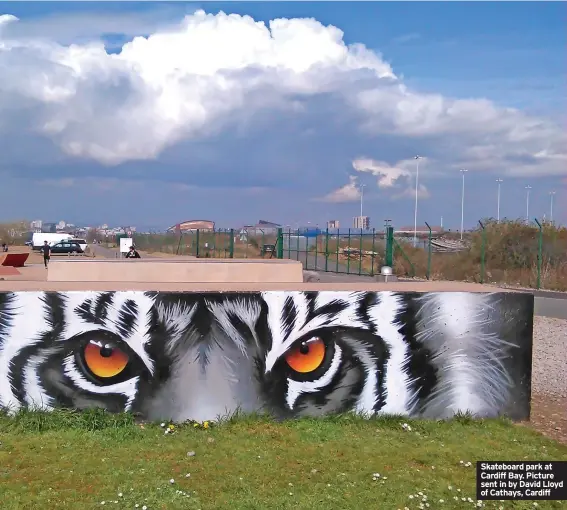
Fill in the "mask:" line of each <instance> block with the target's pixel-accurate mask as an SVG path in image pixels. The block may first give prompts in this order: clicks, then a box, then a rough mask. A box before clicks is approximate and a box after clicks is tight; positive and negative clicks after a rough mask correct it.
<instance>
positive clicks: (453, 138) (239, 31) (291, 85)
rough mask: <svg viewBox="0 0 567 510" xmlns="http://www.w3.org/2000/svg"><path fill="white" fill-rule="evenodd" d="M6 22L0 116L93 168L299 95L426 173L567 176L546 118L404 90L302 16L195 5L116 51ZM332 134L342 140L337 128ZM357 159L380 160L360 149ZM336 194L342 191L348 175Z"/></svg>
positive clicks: (382, 175) (296, 111) (302, 105)
mask: <svg viewBox="0 0 567 510" xmlns="http://www.w3.org/2000/svg"><path fill="white" fill-rule="evenodd" d="M13 23H18V21H17V19H14V18H13V17H10V16H4V17H0V76H2V79H1V80H0V119H1V118H2V110H3V109H4V111H5V112H7V111H8V110H9V112H10V113H11V114H12V115H13V114H14V112H16V114H18V108H19V107H21V109H22V110H23V109H24V108H25V111H26V115H29V125H28V128H29V129H34V130H35V131H37V132H39V133H41V134H42V135H44V136H46V137H49V138H51V139H52V140H53V141H54V142H55V143H56V144H58V145H59V146H60V147H61V148H62V149H63V150H64V151H65V152H66V153H68V154H71V155H74V156H80V157H83V158H90V159H93V160H96V161H98V162H101V163H104V164H107V165H114V164H118V163H122V162H126V161H133V160H146V159H153V158H156V157H158V156H159V155H160V154H161V153H162V152H163V151H164V150H165V149H166V148H168V147H170V146H172V145H174V144H176V143H177V142H180V141H182V140H203V139H207V138H208V137H211V136H212V135H215V134H218V133H219V132H222V131H223V129H226V128H227V126H230V125H232V124H234V123H237V124H239V125H243V126H245V129H261V126H260V127H259V126H258V124H259V123H261V122H265V119H266V116H265V115H263V116H262V115H259V113H260V112H264V113H265V112H270V116H269V117H268V118H270V119H271V122H277V121H278V119H280V118H289V117H290V116H291V117H292V118H293V117H294V116H297V117H298V118H299V117H302V116H306V115H309V113H310V104H311V103H310V102H311V101H315V100H321V101H323V102H325V101H326V102H327V103H326V104H327V108H329V109H336V112H337V119H338V120H337V126H338V128H337V129H340V119H341V118H342V116H347V115H350V116H352V118H355V119H357V121H356V128H357V129H358V130H359V132H360V137H365V138H367V139H369V140H373V139H376V138H379V137H380V136H383V135H388V136H389V137H392V136H397V137H400V138H403V139H413V140H415V141H416V143H418V142H419V143H421V144H422V145H423V144H427V145H428V147H429V148H430V151H429V152H430V154H428V156H429V160H430V161H431V162H432V163H434V164H433V165H432V166H434V167H435V168H436V169H437V171H443V170H444V169H446V170H452V169H456V168H459V167H462V166H466V168H468V169H470V170H473V171H474V170H478V171H483V170H490V171H500V172H501V173H502V174H511V175H559V174H566V173H567V166H566V164H565V163H566V162H567V156H566V147H567V144H566V143H565V142H566V137H565V134H564V132H563V130H562V129H561V128H560V127H559V126H557V125H554V124H553V123H551V122H550V121H547V120H545V119H538V118H533V117H528V116H526V115H525V114H523V113H522V112H521V111H517V110H513V109H509V108H501V107H498V106H497V105H495V104H493V103H491V102H490V101H487V100H484V99H451V98H446V97H442V96H440V95H435V94H421V93H419V92H417V91H413V90H410V89H408V88H407V87H406V86H405V85H404V83H403V82H402V81H401V80H400V79H399V78H398V77H396V75H395V74H394V72H393V70H392V68H391V67H390V65H389V64H388V63H387V62H385V61H384V60H383V59H382V58H381V56H379V55H378V54H376V53H374V52H372V51H370V50H368V49H367V48H365V47H364V46H362V45H351V46H347V45H346V44H345V43H344V41H343V33H342V31H341V30H339V29H338V28H336V27H333V26H327V27H325V26H323V25H322V24H321V23H319V22H318V21H316V20H314V19H276V20H273V21H271V22H270V23H269V24H268V26H266V24H264V23H263V22H256V21H255V20H254V19H252V18H251V17H248V16H239V15H226V14H223V13H219V14H217V15H211V14H206V13H204V12H203V11H197V12H196V13H195V14H193V15H191V16H187V17H186V18H184V20H183V21H182V23H180V24H179V25H176V26H175V27H173V28H169V29H167V30H164V31H162V32H158V33H155V34H153V35H151V36H150V37H148V38H145V37H137V38H134V39H133V40H132V41H131V42H129V43H127V44H125V45H124V46H123V47H122V50H121V51H120V52H119V53H116V54H109V53H108V52H107V51H106V49H105V47H104V45H103V44H102V43H90V44H82V45H79V44H75V45H73V44H71V45H68V46H62V45H60V44H56V43H54V42H47V41H46V40H45V39H42V40H33V39H30V38H29V37H28V38H22V37H15V36H13V35H10V34H11V33H12V32H9V31H8V30H4V29H5V28H6V26H8V25H9V24H13ZM2 34H4V35H2ZM1 96H3V97H4V100H2V99H1ZM7 118H8V116H7V115H4V119H5V122H8V120H6V119H7ZM260 119H263V120H260ZM1 122H2V121H1V120H0V129H1V127H2V126H1ZM344 129H345V130H347V131H348V132H349V134H352V127H351V126H350V125H349V126H346V127H345V128H344ZM355 156H356V155H355V154H352V155H351V157H355ZM369 159H374V160H376V161H382V160H383V159H384V156H383V155H382V154H379V153H369ZM374 163H375V162H374ZM374 163H372V164H374ZM380 165H382V166H381V167H380V168H381V170H385V169H386V170H387V172H382V171H380V172H378V171H372V170H368V168H370V167H368V168H367V169H366V170H364V169H356V170H358V171H359V172H365V171H370V172H371V173H374V174H375V175H376V176H377V177H379V182H380V183H382V184H384V183H386V182H387V181H388V179H395V178H400V177H405V178H407V177H408V176H407V175H406V174H404V173H403V172H408V171H410V170H409V169H407V168H405V167H401V168H400V167H399V165H398V164H397V163H396V162H395V161H392V162H391V163H387V162H383V161H382V162H381V163H380ZM370 166H372V165H370ZM373 168H374V167H373ZM396 168H397V169H398V170H399V172H398V174H395V172H394V170H395V169H396ZM374 170H376V168H374ZM266 171H268V169H267V170H266ZM393 172H394V173H393ZM394 174H395V175H394ZM396 175H397V177H396ZM345 190H346V192H347V194H349V193H350V195H348V196H349V197H350V199H353V198H355V197H356V194H355V188H354V187H353V183H352V182H349V183H348V184H347V186H346V187H345V189H344V190H343V192H344V191H345ZM342 196H344V193H343V195H342ZM335 199H336V197H335Z"/></svg>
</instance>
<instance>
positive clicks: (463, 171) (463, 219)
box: [461, 168, 468, 241]
mask: <svg viewBox="0 0 567 510" xmlns="http://www.w3.org/2000/svg"><path fill="white" fill-rule="evenodd" d="M467 172H468V170H466V169H465V168H461V174H462V176H463V189H462V192H461V241H462V240H463V225H464V223H465V174H466V173H467Z"/></svg>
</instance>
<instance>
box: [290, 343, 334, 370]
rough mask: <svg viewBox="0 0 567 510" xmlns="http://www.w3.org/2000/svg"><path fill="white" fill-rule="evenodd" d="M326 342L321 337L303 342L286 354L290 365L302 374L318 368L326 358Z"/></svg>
mask: <svg viewBox="0 0 567 510" xmlns="http://www.w3.org/2000/svg"><path fill="white" fill-rule="evenodd" d="M325 351H326V348H325V343H324V342H323V340H321V339H320V338H314V339H313V340H310V341H309V342H301V344H299V345H298V346H297V347H294V348H292V349H291V350H290V351H288V353H287V354H286V355H285V361H286V363H287V364H288V366H289V367H290V368H291V369H292V370H295V371H296V372H299V373H301V374H308V373H309V372H313V371H315V370H317V369H318V368H319V367H320V366H321V363H323V360H324V359H325Z"/></svg>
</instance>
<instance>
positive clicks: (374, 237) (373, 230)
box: [370, 228, 376, 276]
mask: <svg viewBox="0 0 567 510" xmlns="http://www.w3.org/2000/svg"><path fill="white" fill-rule="evenodd" d="M371 257H372V268H371V269H370V276H374V261H375V260H376V229H375V228H373V229H372V256H371Z"/></svg>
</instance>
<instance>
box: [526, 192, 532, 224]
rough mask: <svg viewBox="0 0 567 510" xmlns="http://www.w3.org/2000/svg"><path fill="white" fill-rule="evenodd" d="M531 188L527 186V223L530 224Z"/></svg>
mask: <svg viewBox="0 0 567 510" xmlns="http://www.w3.org/2000/svg"><path fill="white" fill-rule="evenodd" d="M531 189H532V187H531V186H529V185H528V186H526V223H529V222H530V190H531Z"/></svg>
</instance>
